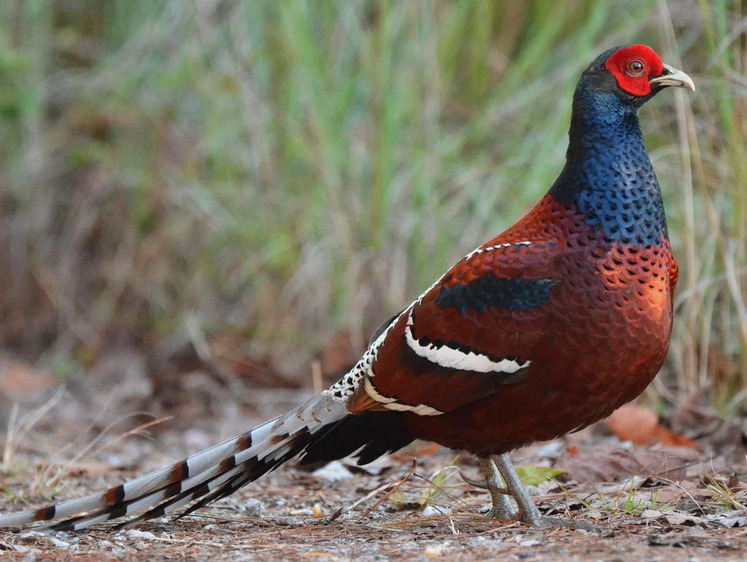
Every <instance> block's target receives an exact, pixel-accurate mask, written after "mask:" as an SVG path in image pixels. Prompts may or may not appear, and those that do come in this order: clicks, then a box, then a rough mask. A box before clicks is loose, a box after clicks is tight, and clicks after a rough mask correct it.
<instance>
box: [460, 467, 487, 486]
mask: <svg viewBox="0 0 747 562" xmlns="http://www.w3.org/2000/svg"><path fill="white" fill-rule="evenodd" d="M459 476H461V477H462V480H464V481H465V482H466V483H467V484H469V485H470V486H474V487H475V488H481V489H482V490H487V489H488V482H487V481H486V480H485V479H484V478H483V479H482V480H477V479H472V478H470V477H469V476H467V475H466V474H464V472H462V471H461V470H460V471H459Z"/></svg>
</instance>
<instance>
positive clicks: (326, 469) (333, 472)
mask: <svg viewBox="0 0 747 562" xmlns="http://www.w3.org/2000/svg"><path fill="white" fill-rule="evenodd" d="M312 474H313V475H314V476H316V477H317V478H321V479H322V480H329V481H330V482H338V481H340V480H347V479H349V478H352V477H353V473H352V472H350V471H349V470H348V469H347V468H345V465H344V464H342V463H341V462H340V461H332V462H330V463H327V464H326V465H324V466H323V467H322V468H318V469H316V470H315V471H314V472H312Z"/></svg>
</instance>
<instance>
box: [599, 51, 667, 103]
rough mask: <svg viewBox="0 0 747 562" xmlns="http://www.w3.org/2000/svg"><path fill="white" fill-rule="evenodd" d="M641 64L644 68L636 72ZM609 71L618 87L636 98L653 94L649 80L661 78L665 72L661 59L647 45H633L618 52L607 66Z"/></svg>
mask: <svg viewBox="0 0 747 562" xmlns="http://www.w3.org/2000/svg"><path fill="white" fill-rule="evenodd" d="M636 63H641V64H642V65H643V68H642V70H641V71H640V72H635V69H636V68H637V67H638V65H637V64H636ZM605 67H606V68H607V70H609V71H610V72H611V73H612V75H613V76H614V77H615V80H617V85H618V86H620V88H622V89H623V90H624V91H626V92H627V93H629V94H631V95H634V96H647V95H649V94H650V93H651V84H650V83H649V78H652V77H656V76H660V75H661V73H662V72H663V70H664V65H663V63H662V62H661V58H659V55H657V54H656V52H655V51H654V50H653V49H652V48H651V47H647V46H646V45H631V46H630V47H627V48H625V49H620V50H619V51H616V52H615V53H614V54H613V55H612V56H611V57H610V58H609V60H608V61H607V63H606V64H605Z"/></svg>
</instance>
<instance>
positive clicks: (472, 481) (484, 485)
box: [459, 470, 511, 495]
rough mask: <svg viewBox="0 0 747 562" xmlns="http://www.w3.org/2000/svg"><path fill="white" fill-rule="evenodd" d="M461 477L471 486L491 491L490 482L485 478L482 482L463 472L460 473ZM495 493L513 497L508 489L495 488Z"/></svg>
mask: <svg viewBox="0 0 747 562" xmlns="http://www.w3.org/2000/svg"><path fill="white" fill-rule="evenodd" d="M459 476H461V477H462V480H464V481H465V482H466V483H467V484H469V485H470V486H474V487H475V488H480V489H481V490H490V486H488V481H487V480H486V479H485V478H483V479H481V480H477V479H473V478H470V477H469V476H467V475H466V474H464V472H462V471H461V470H460V471H459ZM493 490H494V491H495V492H498V493H499V494H506V495H511V492H509V491H508V490H507V489H506V488H493Z"/></svg>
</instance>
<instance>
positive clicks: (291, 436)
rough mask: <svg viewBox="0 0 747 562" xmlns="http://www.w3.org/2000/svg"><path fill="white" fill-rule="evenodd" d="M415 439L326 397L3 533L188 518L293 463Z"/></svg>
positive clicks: (20, 520) (0, 521) (29, 516)
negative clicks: (171, 515)
mask: <svg viewBox="0 0 747 562" xmlns="http://www.w3.org/2000/svg"><path fill="white" fill-rule="evenodd" d="M410 441H412V437H410V436H409V435H408V434H407V433H406V432H405V431H404V430H403V429H402V425H401V422H400V418H399V416H398V415H397V414H396V413H394V412H388V413H379V412H365V413H362V414H356V415H352V414H349V413H348V412H347V409H346V408H345V404H344V402H343V400H341V399H340V398H338V397H335V396H333V395H332V394H330V393H327V392H325V393H322V394H321V395H319V396H317V397H315V398H313V399H312V400H309V401H308V402H307V403H305V404H303V405H302V406H301V407H299V408H298V409H296V410H292V411H290V412H288V413H286V414H284V415H283V416H280V417H278V418H275V419H273V420H270V421H269V422H266V423H264V424H262V425H260V426H257V427H256V428H254V429H252V430H251V431H249V432H247V433H243V434H241V435H239V436H237V437H234V438H232V439H228V440H227V441H224V442H223V443H220V444H218V445H215V446H213V447H210V448H209V449H206V450H204V451H201V452H199V453H196V454H194V455H192V456H190V457H188V458H186V459H184V460H182V461H179V462H176V463H174V464H172V465H170V466H167V467H164V468H162V469H159V470H155V471H153V472H150V473H149V474H146V475H144V476H141V477H139V478H135V479H133V480H130V481H128V482H125V483H124V484H120V485H119V486H115V487H113V488H109V489H108V490H106V491H105V492H103V493H98V494H91V495H89V496H85V497H83V498H79V499H73V500H68V501H65V502H61V503H59V504H55V505H49V506H46V507H43V508H40V509H35V510H32V511H27V512H22V513H14V514H9V515H3V516H0V527H22V526H27V525H30V524H33V523H41V524H42V525H41V528H46V529H52V530H80V529H84V528H86V527H89V526H91V525H94V524H97V523H103V522H106V521H111V520H114V519H119V518H125V517H132V516H134V517H133V518H130V519H128V520H127V521H125V522H124V523H122V524H121V525H120V526H131V525H134V524H137V523H140V522H142V521H145V520H148V519H152V518H154V517H159V516H162V515H166V514H169V513H171V512H173V511H175V510H177V509H179V508H181V507H184V506H187V505H189V504H190V503H191V504H192V505H191V506H189V507H188V508H187V509H186V511H185V512H184V513H183V514H182V515H181V516H184V515H187V514H189V513H192V512H193V511H194V510H196V509H199V508H201V507H203V506H204V505H207V504H209V503H211V502H213V501H215V500H217V499H220V498H223V497H225V496H228V495H230V494H232V493H234V492H235V491H236V490H238V489H239V488H240V487H242V486H244V485H245V484H247V483H248V482H252V481H254V480H256V479H257V478H259V477H261V476H262V475H263V474H266V473H267V472H270V471H272V470H274V469H275V468H277V467H278V466H280V465H282V464H284V463H286V462H288V461H290V460H293V459H299V460H300V462H302V463H308V462H315V461H320V460H332V459H337V458H341V457H344V456H347V455H349V454H351V453H353V454H355V455H356V456H358V458H359V462H361V463H364V462H370V461H371V460H373V459H374V458H376V457H378V456H380V455H381V454H383V453H385V452H387V451H390V450H396V449H399V448H400V447H402V446H404V445H406V444H407V443H409V442H410ZM193 502H194V503H193ZM181 516H180V517H181Z"/></svg>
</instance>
